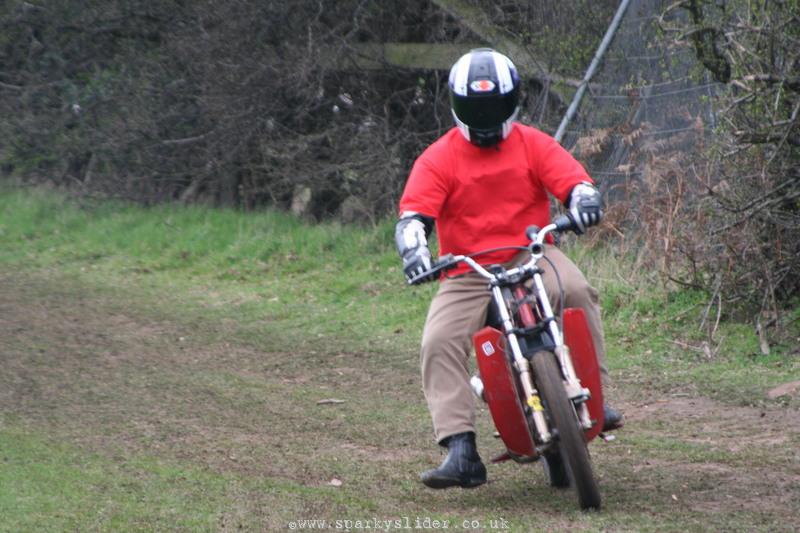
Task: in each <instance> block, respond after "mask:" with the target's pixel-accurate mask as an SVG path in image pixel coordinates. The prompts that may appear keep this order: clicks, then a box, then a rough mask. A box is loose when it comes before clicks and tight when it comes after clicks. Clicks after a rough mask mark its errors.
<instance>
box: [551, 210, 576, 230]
mask: <svg viewBox="0 0 800 533" xmlns="http://www.w3.org/2000/svg"><path fill="white" fill-rule="evenodd" d="M553 224H555V225H556V229H557V230H558V231H570V230H574V229H575V221H574V220H573V219H572V217H571V216H570V215H569V214H567V215H561V216H560V217H558V218H556V219H555V220H554V221H553Z"/></svg>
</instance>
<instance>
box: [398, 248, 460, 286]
mask: <svg viewBox="0 0 800 533" xmlns="http://www.w3.org/2000/svg"><path fill="white" fill-rule="evenodd" d="M454 257H455V256H454V255H453V254H447V255H444V256H442V257H440V258H439V260H438V261H436V262H435V263H434V264H433V266H432V267H431V269H430V270H428V271H427V272H423V273H422V274H420V275H419V276H415V277H413V278H411V279H410V280H408V284H409V285H419V284H421V283H424V282H426V281H433V279H431V278H432V277H433V276H434V275H435V274H438V273H439V272H442V271H443V270H450V269H453V268H455V266H456V265H455V263H454V262H453V258H454Z"/></svg>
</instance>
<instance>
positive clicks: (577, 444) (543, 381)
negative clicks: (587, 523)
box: [531, 352, 600, 509]
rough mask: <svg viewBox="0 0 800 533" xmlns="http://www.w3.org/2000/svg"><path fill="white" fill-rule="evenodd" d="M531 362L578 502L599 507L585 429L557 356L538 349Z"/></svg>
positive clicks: (594, 507) (586, 505)
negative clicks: (564, 379)
mask: <svg viewBox="0 0 800 533" xmlns="http://www.w3.org/2000/svg"><path fill="white" fill-rule="evenodd" d="M531 363H532V364H533V373H534V376H535V377H536V384H537V386H538V388H539V394H540V395H541V397H542V403H543V404H544V408H545V413H546V414H547V417H548V418H549V419H550V423H551V426H554V428H555V431H554V433H555V434H556V438H557V439H558V451H559V455H560V456H561V460H562V461H563V463H564V467H565V470H566V474H567V476H568V478H569V481H570V484H571V485H572V486H573V487H575V491H576V492H577V493H578V504H579V505H580V507H581V509H599V508H600V489H599V488H598V487H597V481H595V479H594V474H593V473H592V463H591V461H590V460H589V450H587V449H586V440H585V439H584V438H583V429H582V428H581V426H580V423H579V421H578V415H577V414H576V413H575V407H574V406H573V404H572V402H571V401H570V399H569V397H568V396H567V391H566V389H565V388H564V382H563V380H562V378H561V371H560V370H559V367H558V363H557V362H556V356H555V354H554V353H552V352H537V353H536V354H534V356H533V357H532V358H531Z"/></svg>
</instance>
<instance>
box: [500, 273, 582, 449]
mask: <svg viewBox="0 0 800 533" xmlns="http://www.w3.org/2000/svg"><path fill="white" fill-rule="evenodd" d="M533 290H534V291H535V293H536V300H537V301H538V302H539V305H540V306H541V311H542V315H543V316H544V318H545V319H547V318H552V317H554V314H553V309H552V307H551V306H550V300H549V298H548V297H547V292H546V291H545V288H544V283H543V282H542V276H541V274H539V273H535V274H534V275H533ZM492 297H493V298H494V301H495V304H496V308H497V309H498V312H499V314H500V319H501V320H502V323H503V330H504V332H505V334H506V338H507V339H508V346H509V348H510V349H511V357H512V359H513V362H514V366H515V367H516V369H517V372H518V373H519V380H520V384H521V385H522V390H523V393H524V394H525V398H526V403H527V405H528V406H529V407H530V408H531V412H532V418H533V423H534V426H535V428H536V431H537V433H538V434H539V438H540V439H541V441H542V443H543V444H544V443H548V442H550V440H551V439H552V434H551V433H550V428H549V426H548V424H547V420H546V418H545V416H544V410H543V408H542V402H541V399H540V398H539V391H538V390H536V387H535V386H534V379H533V372H532V371H531V365H530V362H529V361H528V359H526V358H525V356H524V355H523V354H522V348H521V347H520V345H519V339H518V338H517V334H516V333H514V324H513V322H512V321H511V315H510V313H509V311H508V307H507V305H506V302H505V299H504V298H503V293H502V290H501V289H500V287H497V286H493V287H492ZM523 325H524V326H531V325H533V324H523ZM548 329H549V333H550V335H551V336H552V338H553V342H555V344H556V348H555V354H556V358H557V359H558V363H559V366H560V367H561V374H562V376H563V378H564V387H565V388H566V391H567V396H568V397H569V398H570V399H571V400H572V402H573V405H574V406H575V410H576V413H577V415H578V419H579V421H580V424H581V426H582V427H583V429H590V428H591V427H592V421H591V418H590V416H589V408H588V407H587V405H586V400H588V399H589V396H590V392H589V389H587V388H585V387H582V386H581V384H580V380H578V377H577V374H576V373H575V367H574V366H573V364H572V357H571V356H570V353H569V347H568V346H567V345H566V344H564V338H563V336H562V334H561V329H560V328H559V326H558V324H557V323H556V321H555V320H549V321H548Z"/></svg>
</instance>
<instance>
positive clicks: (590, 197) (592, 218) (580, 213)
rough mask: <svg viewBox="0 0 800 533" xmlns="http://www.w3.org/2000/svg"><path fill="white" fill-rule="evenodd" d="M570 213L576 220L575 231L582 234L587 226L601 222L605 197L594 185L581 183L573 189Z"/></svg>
mask: <svg viewBox="0 0 800 533" xmlns="http://www.w3.org/2000/svg"><path fill="white" fill-rule="evenodd" d="M569 213H570V215H571V216H572V219H573V220H574V221H575V233H577V234H578V235H582V234H583V233H584V232H585V231H586V228H588V227H590V226H594V225H597V224H599V223H600V219H602V218H603V199H602V197H601V196H600V191H598V190H597V189H596V188H595V187H594V186H592V185H590V184H588V183H579V184H578V185H576V186H575V188H573V189H572V193H570V200H569Z"/></svg>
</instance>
